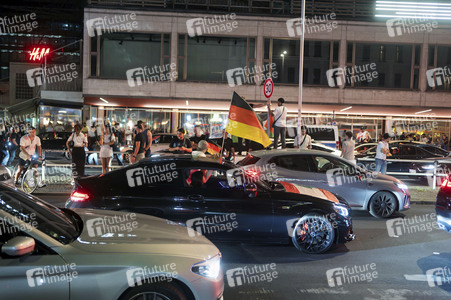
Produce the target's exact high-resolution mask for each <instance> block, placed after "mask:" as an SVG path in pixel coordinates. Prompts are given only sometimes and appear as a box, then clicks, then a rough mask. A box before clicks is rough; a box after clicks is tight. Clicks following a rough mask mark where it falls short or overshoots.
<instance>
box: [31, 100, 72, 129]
mask: <svg viewBox="0 0 451 300" xmlns="http://www.w3.org/2000/svg"><path fill="white" fill-rule="evenodd" d="M76 122H81V108H80V109H78V108H64V107H56V106H47V105H40V106H39V131H40V132H44V131H72V128H73V127H74V125H75V124H76Z"/></svg>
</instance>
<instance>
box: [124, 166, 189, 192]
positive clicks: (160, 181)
mask: <svg viewBox="0 0 451 300" xmlns="http://www.w3.org/2000/svg"><path fill="white" fill-rule="evenodd" d="M125 174H126V177H127V184H128V186H129V187H130V188H132V189H134V188H139V187H146V186H148V187H152V186H183V184H182V175H181V170H180V169H176V168H173V167H171V164H158V165H157V164H153V165H146V166H144V167H137V168H132V169H128V170H127V171H126V172H125Z"/></svg>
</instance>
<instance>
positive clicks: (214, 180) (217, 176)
mask: <svg viewBox="0 0 451 300" xmlns="http://www.w3.org/2000/svg"><path fill="white" fill-rule="evenodd" d="M184 175H185V185H186V186H187V187H189V188H205V189H216V190H217V189H224V188H228V187H229V184H228V182H227V174H226V171H225V170H219V169H200V168H187V169H185V172H184Z"/></svg>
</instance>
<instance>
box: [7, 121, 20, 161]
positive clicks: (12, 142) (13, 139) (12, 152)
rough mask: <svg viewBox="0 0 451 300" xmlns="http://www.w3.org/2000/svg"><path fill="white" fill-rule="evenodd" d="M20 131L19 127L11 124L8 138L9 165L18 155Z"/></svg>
mask: <svg viewBox="0 0 451 300" xmlns="http://www.w3.org/2000/svg"><path fill="white" fill-rule="evenodd" d="M18 131H19V128H18V127H15V126H11V133H10V134H9V138H8V148H9V160H8V166H11V165H12V163H13V160H14V158H15V156H16V150H17V148H18V147H19V135H18V134H17V132H18Z"/></svg>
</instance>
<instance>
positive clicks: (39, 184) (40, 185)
mask: <svg viewBox="0 0 451 300" xmlns="http://www.w3.org/2000/svg"><path fill="white" fill-rule="evenodd" d="M45 186H46V184H45V183H42V182H40V183H38V188H42V187H45Z"/></svg>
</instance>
